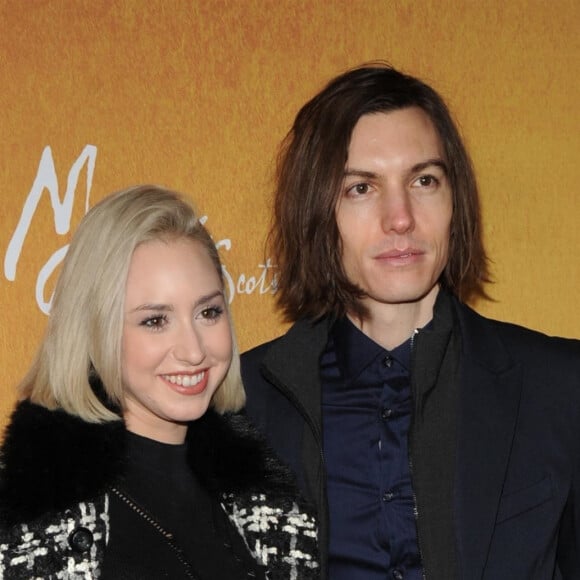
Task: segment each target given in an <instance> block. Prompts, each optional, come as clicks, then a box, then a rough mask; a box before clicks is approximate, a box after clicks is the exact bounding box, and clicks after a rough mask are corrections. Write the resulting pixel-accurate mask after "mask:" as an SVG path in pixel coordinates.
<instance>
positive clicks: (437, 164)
mask: <svg viewBox="0 0 580 580" xmlns="http://www.w3.org/2000/svg"><path fill="white" fill-rule="evenodd" d="M433 165H434V166H435V167H439V168H440V169H441V170H442V171H444V172H445V175H447V174H448V173H449V170H448V168H447V163H445V161H443V159H441V158H439V157H435V158H433V159H427V161H422V162H421V163H417V164H416V165H413V167H411V173H418V172H420V171H423V170H425V169H427V168H428V167H431V166H433Z"/></svg>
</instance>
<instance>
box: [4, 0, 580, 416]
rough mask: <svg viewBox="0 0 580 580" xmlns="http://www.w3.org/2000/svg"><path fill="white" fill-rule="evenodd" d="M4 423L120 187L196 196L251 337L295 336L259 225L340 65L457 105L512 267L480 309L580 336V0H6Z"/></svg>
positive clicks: (246, 343) (489, 234)
mask: <svg viewBox="0 0 580 580" xmlns="http://www.w3.org/2000/svg"><path fill="white" fill-rule="evenodd" d="M0 15H1V16H0V18H1V20H0V22H1V27H2V28H1V31H2V34H1V36H0V83H1V87H2V89H1V90H0V109H1V110H2V139H1V140H0V195H1V208H2V209H1V212H2V213H1V223H2V228H0V253H1V255H2V257H3V260H4V263H3V265H4V269H3V273H2V276H0V300H1V303H2V306H3V314H2V317H1V324H0V357H1V362H2V368H3V370H4V373H3V374H4V379H3V381H2V384H1V386H0V424H2V423H4V422H5V420H6V416H7V413H8V412H9V410H10V408H11V407H12V404H13V402H14V398H15V394H14V386H15V384H16V382H17V381H18V379H19V378H20V377H21V376H22V374H23V373H24V371H25V369H26V368H27V366H28V365H29V363H30V359H31V357H32V354H33V352H34V350H35V348H36V346H37V344H38V341H39V340H40V337H41V334H42V331H43V328H44V325H45V319H46V315H45V314H44V312H43V310H46V309H47V304H48V301H49V299H50V295H51V289H52V287H53V285H54V277H55V273H56V272H57V271H58V263H59V261H60V259H61V257H62V254H63V252H64V249H63V248H64V247H65V246H66V244H67V243H68V241H69V239H70V235H71V232H72V231H74V229H75V227H76V225H77V224H78V222H79V220H80V219H81V217H82V215H83V214H84V212H85V211H86V207H87V206H90V205H92V204H94V203H95V202H96V201H98V200H99V199H101V198H102V197H103V196H105V195H106V194H107V193H109V192H111V191H114V190H117V189H120V188H122V187H125V186H128V185H131V184H136V183H143V182H154V183H160V184H164V185H167V186H169V187H172V188H174V189H178V190H181V191H184V192H186V193H188V194H190V195H191V197H192V198H193V199H194V200H195V202H196V203H197V205H198V206H199V207H200V208H201V209H202V210H203V213H204V214H205V215H207V217H208V221H207V225H208V227H209V229H210V230H211V232H212V233H213V235H214V238H215V239H216V242H219V243H220V247H221V250H220V251H221V255H222V257H223V260H224V262H225V264H226V267H227V270H228V274H229V282H230V284H231V287H232V288H233V289H234V294H233V303H232V307H233V312H234V317H235V320H236V325H237V329H238V336H239V340H240V343H241V347H242V348H243V349H245V348H248V347H250V346H253V345H255V344H257V343H258V342H261V341H263V340H266V339H269V338H272V337H274V336H276V335H278V334H280V333H281V332H282V330H283V329H284V326H283V325H282V324H281V322H280V320H279V319H278V317H277V315H276V314H275V311H274V308H273V299H272V294H271V282H272V276H273V275H275V270H274V269H272V268H268V267H267V256H265V255H264V251H263V239H264V236H265V233H266V230H267V224H268V219H269V209H268V207H269V195H270V191H271V188H272V170H273V162H274V155H275V151H276V148H277V145H278V143H279V142H280V140H281V139H282V137H283V136H284V134H285V133H286V131H287V130H288V129H289V126H290V124H291V122H292V120H293V117H294V115H295V113H296V112H297V110H298V108H299V107H300V106H301V105H302V104H303V103H304V102H305V101H306V100H307V99H308V98H309V97H310V96H312V95H313V94H314V93H315V92H316V91H317V90H318V89H319V88H321V86H322V85H323V84H324V83H325V82H326V81H327V80H328V79H329V78H330V77H332V76H334V75H336V74H338V73H339V72H342V71H343V70H345V69H346V68H350V67H352V66H354V65H356V64H359V63H361V62H363V61H368V60H374V59H385V60H388V61H390V62H391V63H393V64H394V65H395V66H397V67H399V68H402V69H404V70H406V71H407V72H410V73H411V74H415V75H417V76H420V77H422V78H423V79H425V80H427V81H428V82H429V83H431V84H432V85H433V86H434V87H435V88H436V89H438V90H439V91H440V92H441V93H442V94H443V95H444V97H446V99H447V100H448V102H449V104H450V106H451V108H452V109H453V110H454V112H455V114H456V116H457V117H458V119H459V120H460V125H461V127H462V130H463V133H464V135H465V137H466V140H467V142H468V145H469V147H470V150H471V152H472V155H473V158H474V161H475V165H476V167H477V170H478V175H479V178H480V184H481V190H482V197H483V211H484V219H485V235H486V241H487V245H488V249H489V252H490V255H491V257H492V258H493V261H494V265H493V270H494V274H495V277H496V279H497V282H496V284H494V285H493V286H492V287H491V288H490V292H491V294H492V296H493V297H494V298H495V300H496V301H495V302H490V303H479V304H477V305H476V307H477V308H478V309H479V310H480V311H481V312H483V313H485V314H487V315H490V316H493V317H498V318H503V319H509V320H512V321H515V322H518V323H522V324H525V325H528V326H532V327H534V328H537V329H540V330H543V331H545V332H547V333H550V334H560V335H565V336H575V337H579V336H580V312H579V309H578V307H577V305H576V294H577V292H578V288H579V287H580V284H579V283H580V267H579V262H578V257H577V252H578V249H579V248H580V243H579V242H580V233H579V232H580V228H578V226H577V223H576V222H577V220H578V218H579V217H580V216H579V209H580V202H579V199H580V196H579V195H578V192H577V189H578V185H577V183H578V179H577V176H578V169H577V165H578V152H579V144H580V137H579V135H580V114H579V107H578V103H579V102H580V81H579V77H578V74H577V73H578V70H579V68H580V67H579V65H580V62H579V55H580V47H579V39H580V34H579V33H578V32H579V31H578V22H579V21H580V4H579V3H578V2H577V1H576V0H552V1H551V2H545V1H544V0H510V1H508V2H506V1H505V0H487V1H486V2H476V1H475V0H464V1H463V2H462V1H460V0H413V1H412V2H411V1H408V0H380V1H379V0H375V1H373V0H364V1H363V0H360V1H359V0H328V1H325V2H311V1H306V0H304V1H299V0H276V1H274V0H261V1H260V0H230V1H226V0H222V1H218V0H197V1H196V0H148V1H147V2H143V1H142V0H125V1H114V0H77V1H74V2H73V1H72V0H69V1H64V0H35V1H34V2H20V1H18V0H3V1H2V3H1V4H0Z"/></svg>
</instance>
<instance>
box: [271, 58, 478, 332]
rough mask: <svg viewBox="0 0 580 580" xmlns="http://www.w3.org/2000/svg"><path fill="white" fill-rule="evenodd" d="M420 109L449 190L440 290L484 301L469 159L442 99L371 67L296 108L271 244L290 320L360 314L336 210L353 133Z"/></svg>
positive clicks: (283, 151)
mask: <svg viewBox="0 0 580 580" xmlns="http://www.w3.org/2000/svg"><path fill="white" fill-rule="evenodd" d="M408 107H419V108H421V109H422V110H423V111H424V112H425V113H426V114H427V115H428V116H429V118H430V119H431V122H432V123H433V125H434V126H435V129H436V131H437V133H438V135H439V138H440V140H441V143H442V146H443V151H444V155H445V160H446V162H447V165H448V177H449V181H450V184H451V189H452V192H453V217H452V221H451V232H450V242H449V261H448V263H447V265H446V267H445V269H444V271H443V273H442V275H441V280H440V282H441V284H442V286H443V287H445V288H447V289H448V290H449V291H450V292H452V293H453V294H455V295H456V296H457V297H458V298H459V299H461V300H463V301H465V300H468V299H469V298H471V297H474V296H476V295H480V296H486V294H485V291H484V284H485V283H486V282H489V270H488V259H487V256H486V253H485V249H484V246H483V241H482V232H481V223H480V211H479V197H478V191H477V183H476V180H475V174H474V172H473V168H472V164H471V160H470V158H469V155H468V153H467V150H466V148H465V146H464V145H463V142H462V140H461V137H460V135H459V131H458V130H457V128H456V126H455V123H454V122H453V119H452V118H451V115H450V113H449V111H448V109H447V106H446V105H445V103H444V102H443V99H442V98H441V97H440V96H439V95H438V94H437V93H436V92H435V91H434V90H433V89H432V88H431V87H429V86H428V85H426V84H425V83H423V82H422V81H420V80H418V79H416V78H414V77H411V76H409V75H406V74H403V73H401V72H399V71H397V70H395V69H393V68H392V67H390V66H389V65H387V64H384V63H372V64H369V65H365V66H362V67H359V68H355V69H352V70H350V71H348V72H346V73H344V74H342V75H340V76H338V77H337V78H335V79H334V80H332V81H331V82H330V83H329V84H328V85H327V86H326V87H325V88H324V89H323V90H322V91H321V92H320V93H319V94H318V95H316V96H315V97H314V98H313V99H312V100H310V101H309V102H308V103H306V104H305V105H304V107H302V109H301V110H300V112H299V113H298V115H297V117H296V120H295V121H294V125H293V126H292V129H291V130H290V132H289V133H288V135H287V136H286V138H285V139H284V141H283V142H282V145H281V148H280V152H279V155H278V164H277V174H276V177H277V183H276V190H275V195H274V211H273V220H272V226H271V229H270V234H269V237H268V239H269V245H270V249H271V251H272V254H273V257H274V259H275V260H276V264H277V266H278V268H279V279H278V283H279V290H278V294H277V300H278V305H279V307H280V308H281V310H282V312H283V313H284V315H285V318H286V319H287V320H289V321H295V320H297V319H299V318H304V317H306V318H311V319H318V318H321V317H323V316H326V315H334V316H341V315H343V314H344V313H345V312H347V311H348V312H352V313H355V314H358V315H361V316H364V314H365V309H364V307H363V306H362V305H361V300H360V299H361V298H362V297H363V296H364V292H363V291H362V290H361V289H360V288H359V287H358V286H356V285H354V284H352V283H351V282H350V281H349V280H348V278H347V277H346V274H345V272H344V268H343V265H342V259H341V254H342V250H341V240H340V235H339V231H338V226H337V224H336V217H335V208H336V204H337V201H338V198H339V195H340V192H341V190H342V184H343V179H344V170H345V166H346V163H347V158H348V148H349V144H350V138H351V134H352V131H353V129H354V127H355V125H356V123H357V122H358V120H359V119H360V117H362V116H363V115H368V114H371V113H388V112H390V111H395V110H399V109H404V108H408Z"/></svg>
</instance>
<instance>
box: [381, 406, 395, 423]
mask: <svg viewBox="0 0 580 580" xmlns="http://www.w3.org/2000/svg"><path fill="white" fill-rule="evenodd" d="M392 416H393V409H386V408H385V409H383V410H382V411H381V419H383V420H384V421H388V420H389V419H390V418H391V417H392Z"/></svg>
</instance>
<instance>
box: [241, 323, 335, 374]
mask: <svg viewBox="0 0 580 580" xmlns="http://www.w3.org/2000/svg"><path fill="white" fill-rule="evenodd" d="M330 324H331V321H330V320H329V319H327V318H323V319H321V320H307V319H303V320H298V321H296V322H294V323H293V324H292V326H290V328H288V330H287V331H286V332H285V333H284V334H283V335H282V336H278V337H277V338H274V339H272V340H269V341H266V342H263V343H261V344H259V345H257V346H255V347H253V348H251V349H249V350H247V351H245V352H244V353H242V364H243V365H252V364H255V363H259V362H261V361H262V360H263V359H264V358H265V357H267V356H270V357H277V356H282V357H284V358H285V357H286V356H288V355H289V354H299V353H301V352H304V351H310V350H312V349H314V350H315V351H316V350H321V349H322V348H324V346H325V345H326V341H327V339H328V331H329V327H330Z"/></svg>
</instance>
